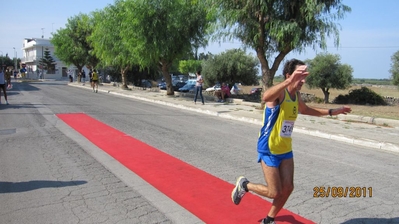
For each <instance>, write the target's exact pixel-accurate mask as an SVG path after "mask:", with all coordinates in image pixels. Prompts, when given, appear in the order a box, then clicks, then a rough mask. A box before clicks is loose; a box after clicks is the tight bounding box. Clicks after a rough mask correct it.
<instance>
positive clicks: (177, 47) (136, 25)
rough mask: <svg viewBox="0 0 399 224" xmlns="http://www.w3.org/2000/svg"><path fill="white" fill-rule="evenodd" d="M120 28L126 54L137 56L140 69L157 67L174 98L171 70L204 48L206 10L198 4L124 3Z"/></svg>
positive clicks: (180, 1)
mask: <svg viewBox="0 0 399 224" xmlns="http://www.w3.org/2000/svg"><path fill="white" fill-rule="evenodd" d="M121 4H122V5H124V7H123V8H124V9H125V10H124V11H123V18H122V20H121V22H120V28H121V29H122V30H123V33H121V35H122V39H123V41H125V42H127V43H128V46H129V50H130V51H131V52H134V55H137V56H138V59H139V63H138V64H139V65H140V66H142V67H146V66H149V65H153V64H156V65H158V68H159V70H160V71H162V74H163V77H164V79H165V81H166V85H167V95H174V91H173V87H172V80H171V76H170V67H171V65H172V64H173V62H174V61H176V60H178V59H180V58H181V57H182V56H184V55H187V53H188V52H191V50H192V49H193V48H197V47H199V46H204V45H205V44H206V39H205V35H206V33H205V32H206V29H207V27H208V25H209V19H210V17H208V16H207V13H208V12H207V9H208V7H207V6H206V5H205V2H204V1H199V0H192V1H186V0H168V1H165V0H126V1H123V2H121Z"/></svg>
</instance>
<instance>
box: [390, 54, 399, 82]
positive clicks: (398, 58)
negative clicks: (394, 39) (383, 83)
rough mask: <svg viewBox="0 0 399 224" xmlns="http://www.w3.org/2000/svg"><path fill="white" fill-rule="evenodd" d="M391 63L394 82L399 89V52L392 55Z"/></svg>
mask: <svg viewBox="0 0 399 224" xmlns="http://www.w3.org/2000/svg"><path fill="white" fill-rule="evenodd" d="M391 61H392V63H391V69H390V72H391V74H392V77H391V78H392V82H393V84H394V85H397V86H398V87H399V51H397V52H396V53H395V54H393V55H392V57H391Z"/></svg>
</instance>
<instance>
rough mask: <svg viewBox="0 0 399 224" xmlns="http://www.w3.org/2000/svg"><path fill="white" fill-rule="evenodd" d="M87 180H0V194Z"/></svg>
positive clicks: (74, 184) (75, 184)
mask: <svg viewBox="0 0 399 224" xmlns="http://www.w3.org/2000/svg"><path fill="white" fill-rule="evenodd" d="M86 183H87V181H81V180H77V181H51V180H31V181H27V182H3V181H0V194H4V193H16V192H25V191H32V190H36V189H40V188H59V187H69V186H78V185H82V184H86Z"/></svg>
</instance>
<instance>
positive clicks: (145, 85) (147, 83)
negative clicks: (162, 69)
mask: <svg viewBox="0 0 399 224" xmlns="http://www.w3.org/2000/svg"><path fill="white" fill-rule="evenodd" d="M141 87H143V88H151V87H152V83H151V81H149V80H146V79H142V80H141Z"/></svg>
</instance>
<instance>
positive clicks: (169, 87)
mask: <svg viewBox="0 0 399 224" xmlns="http://www.w3.org/2000/svg"><path fill="white" fill-rule="evenodd" d="M160 66H161V71H162V75H163V77H164V78H165V82H166V95H168V96H173V95H175V92H174V90H173V86H172V77H170V74H169V63H168V62H164V61H162V62H161V65H160Z"/></svg>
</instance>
